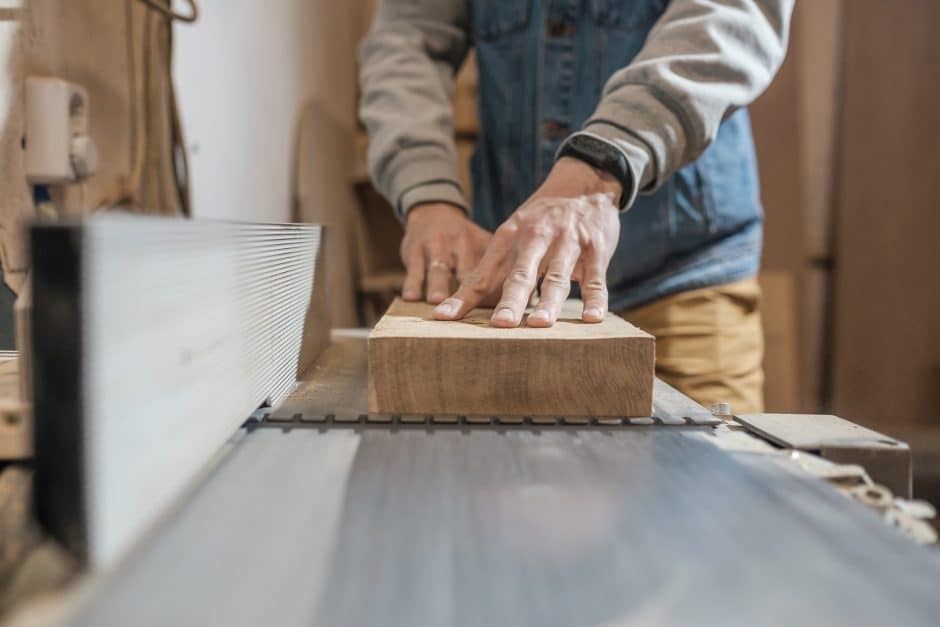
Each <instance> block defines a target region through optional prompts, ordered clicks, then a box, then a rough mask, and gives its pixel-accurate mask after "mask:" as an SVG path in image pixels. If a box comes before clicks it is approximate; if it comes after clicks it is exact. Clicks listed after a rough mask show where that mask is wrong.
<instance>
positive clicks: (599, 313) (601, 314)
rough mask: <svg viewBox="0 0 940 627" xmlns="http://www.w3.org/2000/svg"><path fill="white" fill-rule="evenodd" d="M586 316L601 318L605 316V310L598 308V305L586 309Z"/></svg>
mask: <svg viewBox="0 0 940 627" xmlns="http://www.w3.org/2000/svg"><path fill="white" fill-rule="evenodd" d="M584 317H585V318H594V319H596V320H600V319H601V318H603V317H604V312H603V311H601V310H600V309H598V308H596V307H591V308H590V309H585V310H584Z"/></svg>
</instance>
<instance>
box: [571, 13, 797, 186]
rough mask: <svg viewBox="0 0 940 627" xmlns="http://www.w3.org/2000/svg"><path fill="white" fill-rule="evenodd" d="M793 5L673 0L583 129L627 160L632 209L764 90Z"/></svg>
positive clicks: (780, 53) (776, 66) (783, 43)
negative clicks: (618, 150) (614, 147)
mask: <svg viewBox="0 0 940 627" xmlns="http://www.w3.org/2000/svg"><path fill="white" fill-rule="evenodd" d="M793 4H794V0H672V2H671V3H670V4H669V7H668V8H667V10H666V12H665V13H664V14H663V16H662V17H661V18H660V20H659V21H658V22H657V23H656V25H655V26H654V27H653V29H652V30H651V31H650V34H649V36H648V38H647V40H646V44H645V45H644V47H643V49H642V50H641V51H640V53H639V55H637V57H636V58H635V59H634V60H633V61H632V62H631V63H630V64H629V65H628V66H626V67H625V68H623V69H621V70H619V71H618V72H616V73H615V74H614V75H613V76H612V77H611V78H610V80H609V81H608V82H607V84H606V85H605V86H604V91H603V95H602V97H601V101H600V103H599V105H598V107H597V109H596V111H595V112H594V114H593V115H592V116H591V117H590V118H589V119H588V121H587V122H586V123H585V125H584V128H583V130H584V132H588V133H591V134H593V135H596V136H600V137H602V138H604V139H607V140H608V141H611V142H612V143H614V144H616V145H618V146H619V147H620V148H621V150H623V151H624V153H625V154H626V156H627V159H628V161H629V163H630V166H631V168H632V169H633V174H634V180H635V185H634V189H633V190H627V191H628V193H630V197H629V198H630V202H631V203H632V201H633V199H635V197H636V194H637V192H638V191H640V190H642V191H643V192H653V191H655V190H656V189H658V188H659V187H660V186H661V185H662V184H663V183H665V182H666V180H667V179H668V178H669V176H670V175H671V174H672V173H673V172H675V171H676V170H678V169H679V168H681V167H682V166H684V165H686V164H688V163H690V162H692V161H694V160H695V159H696V158H698V156H699V155H701V154H702V153H703V152H704V151H705V149H706V148H707V147H708V146H709V144H710V143H711V142H712V141H714V139H715V136H716V135H717V133H718V127H719V125H720V124H721V122H722V121H723V120H724V119H725V118H727V117H728V116H730V115H731V114H732V113H734V111H735V110H737V109H738V108H740V107H744V106H747V105H748V104H750V103H751V102H752V101H753V100H754V99H755V98H757V96H759V95H760V94H761V93H762V92H763V91H764V90H765V89H766V88H767V86H768V85H769V84H770V81H771V79H772V78H773V76H774V74H775V73H776V72H777V70H778V69H779V67H780V65H781V63H782V62H783V58H784V56H785V55H786V48H787V39H788V36H789V28H790V17H791V14H792V12H793Z"/></svg>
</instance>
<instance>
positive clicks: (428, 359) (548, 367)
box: [369, 300, 655, 417]
mask: <svg viewBox="0 0 940 627" xmlns="http://www.w3.org/2000/svg"><path fill="white" fill-rule="evenodd" d="M579 312H580V303H577V302H574V301H569V302H568V303H566V305H565V309H564V310H563V312H562V315H561V317H560V319H559V321H558V322H557V324H555V326H554V327H552V328H549V329H537V328H532V327H526V326H525V322H523V325H522V326H521V327H519V328H517V329H500V328H496V327H492V326H490V325H489V317H490V315H491V313H492V312H491V311H490V310H488V309H477V310H474V311H473V312H471V313H470V315H469V316H467V317H466V318H465V319H464V320H461V321H460V322H441V321H437V320H434V319H433V318H432V316H431V313H432V308H431V306H430V305H426V304H424V303H406V302H403V301H401V300H397V301H395V302H394V303H393V304H392V306H391V307H390V308H389V310H388V312H387V313H386V314H385V316H384V317H383V318H382V320H380V321H379V323H378V324H377V325H376V327H375V329H374V330H373V331H372V333H371V334H370V335H369V374H370V377H369V407H370V410H371V411H374V412H379V413H404V414H422V413H427V414H434V413H445V414H499V415H532V414H534V415H568V416H628V417H629V416H649V415H650V414H651V413H652V404H653V392H652V389H653V362H654V359H655V344H654V342H655V340H654V339H653V337H652V336H651V335H649V334H647V333H645V332H643V331H641V330H640V329H637V328H636V327H634V326H633V325H631V324H630V323H628V322H626V321H624V320H623V319H621V318H619V317H617V316H613V315H608V317H607V319H606V320H605V321H604V322H602V323H600V324H584V323H582V322H581V321H580V319H579Z"/></svg>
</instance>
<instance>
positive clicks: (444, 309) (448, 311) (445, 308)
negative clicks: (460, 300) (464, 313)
mask: <svg viewBox="0 0 940 627" xmlns="http://www.w3.org/2000/svg"><path fill="white" fill-rule="evenodd" d="M456 311H457V305H455V304H454V303H453V302H452V301H449V300H445V301H444V302H443V303H441V304H440V305H438V306H437V307H436V308H435V309H434V312H435V313H438V314H440V315H442V316H453V315H454V313H455V312H456Z"/></svg>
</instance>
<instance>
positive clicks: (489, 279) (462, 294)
mask: <svg viewBox="0 0 940 627" xmlns="http://www.w3.org/2000/svg"><path fill="white" fill-rule="evenodd" d="M512 239H513V238H512V235H511V234H510V233H509V232H507V231H506V230H497V232H496V234H495V235H493V238H492V239H491V240H490V245H489V246H487V248H486V251H485V252H484V253H483V258H482V259H480V263H478V264H477V266H476V268H474V269H473V271H472V272H471V273H470V274H469V275H467V278H466V279H465V280H464V281H462V282H461V283H460V287H459V288H458V289H457V291H456V292H455V293H454V295H453V296H451V297H450V298H448V299H447V300H445V301H444V302H442V303H441V304H440V305H438V306H437V308H435V309H434V317H435V318H437V319H438V320H459V319H460V318H463V317H464V316H465V315H467V313H468V312H469V311H470V310H471V309H473V308H474V307H476V306H478V305H479V304H480V303H481V302H483V299H485V298H486V297H487V296H488V295H489V294H490V293H491V292H492V291H493V290H494V289H495V288H496V287H497V286H498V285H499V283H500V282H501V281H502V280H503V277H504V276H505V270H504V269H503V268H504V266H505V264H506V259H507V258H508V255H509V250H510V246H511V244H512Z"/></svg>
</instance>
